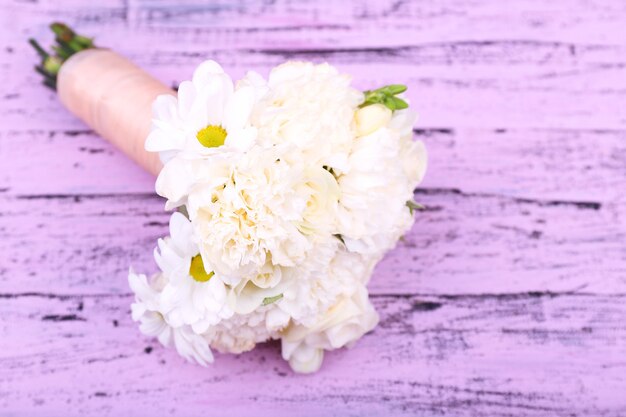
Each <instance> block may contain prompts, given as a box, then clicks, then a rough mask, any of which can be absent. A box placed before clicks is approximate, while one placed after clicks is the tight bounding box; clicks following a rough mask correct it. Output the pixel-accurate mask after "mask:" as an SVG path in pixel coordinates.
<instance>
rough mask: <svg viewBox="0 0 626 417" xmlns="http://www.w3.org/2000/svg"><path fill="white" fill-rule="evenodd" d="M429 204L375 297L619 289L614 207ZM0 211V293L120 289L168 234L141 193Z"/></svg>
mask: <svg viewBox="0 0 626 417" xmlns="http://www.w3.org/2000/svg"><path fill="white" fill-rule="evenodd" d="M416 199H417V200H418V201H420V202H422V203H424V204H425V205H426V207H427V210H426V211H425V212H422V213H419V214H418V215H417V222H416V225H415V226H414V228H413V229H412V231H411V232H410V233H409V234H408V235H407V236H406V237H405V238H404V240H403V241H402V242H400V243H399V244H398V247H397V248H396V249H395V250H394V251H392V252H390V253H389V254H388V256H387V257H386V258H385V259H384V260H383V262H382V263H381V264H380V265H379V266H378V268H377V270H376V272H375V274H374V277H373V279H372V282H371V284H370V288H371V291H372V292H373V293H375V294H415V293H419V294H482V293H518V292H528V291H553V292H570V291H576V290H585V291H592V292H599V293H611V292H615V291H617V292H626V281H624V276H625V274H626V269H625V265H624V262H623V260H624V257H625V255H626V219H625V218H624V213H626V211H625V210H624V205H615V204H612V203H602V204H600V203H588V202H562V201H558V200H532V199H520V198H511V197H502V196H499V195H490V194H467V193H463V192H460V191H458V190H454V189H424V190H422V191H420V192H418V193H417V194H416ZM1 201H2V204H1V206H0V231H1V232H2V234H3V236H4V238H3V239H1V240H0V254H2V255H1V256H2V258H3V259H4V261H3V262H2V263H1V267H0V282H2V289H3V290H2V291H3V292H6V293H28V292H37V293H53V294H76V293H78V294H100V293H126V292H128V289H127V288H128V284H127V282H126V273H127V271H128V268H129V266H131V265H133V267H134V268H135V269H136V270H139V271H146V272H151V271H154V270H155V265H154V262H153V260H152V249H153V248H154V246H155V242H156V240H157V238H158V237H160V236H163V235H165V234H167V222H168V216H169V214H168V213H166V212H164V211H163V201H162V200H161V199H160V198H158V197H156V196H153V195H151V194H147V195H137V194H130V195H85V196H72V195H69V196H63V195H49V196H38V197H23V198H19V197H17V198H13V197H7V198H5V199H3V200H1Z"/></svg>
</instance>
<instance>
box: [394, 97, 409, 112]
mask: <svg viewBox="0 0 626 417" xmlns="http://www.w3.org/2000/svg"><path fill="white" fill-rule="evenodd" d="M392 100H393V103H394V104H395V106H396V110H403V109H407V108H408V107H409V103H407V102H406V101H404V100H402V99H401V98H398V97H392Z"/></svg>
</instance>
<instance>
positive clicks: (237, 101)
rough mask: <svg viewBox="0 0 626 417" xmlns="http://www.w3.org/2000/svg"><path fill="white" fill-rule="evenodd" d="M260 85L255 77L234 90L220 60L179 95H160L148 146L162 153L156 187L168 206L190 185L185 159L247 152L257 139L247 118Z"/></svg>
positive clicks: (199, 73)
mask: <svg viewBox="0 0 626 417" xmlns="http://www.w3.org/2000/svg"><path fill="white" fill-rule="evenodd" d="M253 78H254V77H253ZM260 89H262V87H261V86H259V85H258V82H257V81H256V78H255V80H254V81H250V82H248V83H241V84H240V86H239V87H238V88H237V89H235V88H234V86H233V82H232V80H231V79H230V77H229V76H228V75H227V74H226V73H224V70H223V69H222V67H220V66H219V64H217V63H216V62H214V61H206V62H204V63H202V64H201V65H200V66H199V67H198V68H197V69H196V70H195V71H194V74H193V78H192V80H191V81H183V82H182V83H181V84H180V86H179V88H178V96H177V97H174V96H172V95H162V96H159V97H157V99H156V100H155V101H154V104H153V120H152V130H151V132H150V134H149V136H148V138H147V139H146V143H145V148H146V150H148V151H150V152H158V153H159V155H160V157H161V160H162V161H163V163H164V167H163V169H162V170H161V173H160V174H159V177H158V178H157V182H156V189H157V193H158V194H159V195H161V196H163V197H166V198H167V199H168V200H169V207H174V206H177V205H180V204H181V203H182V202H181V200H182V199H183V198H184V194H185V192H186V190H187V188H188V187H189V186H190V185H191V183H190V181H192V179H191V178H190V176H191V175H192V174H191V172H190V170H189V169H188V167H186V163H187V162H186V161H188V160H190V159H191V160H193V159H197V158H206V157H209V156H211V155H213V154H215V153H218V152H237V151H244V150H246V149H248V148H249V147H250V146H251V145H252V144H253V143H254V140H255V138H256V128H255V127H253V126H252V125H251V124H250V123H249V118H250V114H251V112H252V109H253V107H254V104H255V102H256V100H257V95H259V90H260Z"/></svg>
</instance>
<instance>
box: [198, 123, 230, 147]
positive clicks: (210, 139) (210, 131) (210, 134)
mask: <svg viewBox="0 0 626 417" xmlns="http://www.w3.org/2000/svg"><path fill="white" fill-rule="evenodd" d="M196 138H197V139H198V142H200V143H201V144H202V145H203V146H206V147H207V148H217V147H218V146H222V145H223V144H224V141H225V140H226V130H225V129H224V128H223V127H222V126H219V125H208V126H207V127H205V128H204V129H201V130H200V131H199V132H198V133H196Z"/></svg>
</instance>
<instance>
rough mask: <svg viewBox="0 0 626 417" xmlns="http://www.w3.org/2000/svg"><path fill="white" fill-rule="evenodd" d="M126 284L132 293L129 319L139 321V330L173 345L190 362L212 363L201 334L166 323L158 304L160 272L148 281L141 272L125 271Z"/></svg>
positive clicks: (166, 344)
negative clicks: (126, 272)
mask: <svg viewBox="0 0 626 417" xmlns="http://www.w3.org/2000/svg"><path fill="white" fill-rule="evenodd" d="M128 283H129V284H130V288H131V289H132V290H133V292H134V293H135V302H134V303H133V304H132V305H131V312H132V318H133V320H134V321H138V322H139V323H140V325H139V330H140V331H141V332H142V333H143V334H145V335H146V336H151V337H156V338H157V339H158V340H159V342H161V344H162V345H163V346H165V347H174V348H175V349H176V351H177V352H178V353H179V354H180V355H181V356H182V357H184V358H185V359H187V360H188V361H190V362H196V363H198V364H200V365H203V366H207V365H208V364H209V363H212V362H213V354H212V353H211V348H210V347H209V343H208V342H207V341H206V340H205V338H204V337H202V336H200V335H198V334H196V333H195V332H194V331H193V330H192V329H191V327H189V326H181V327H174V326H172V325H171V324H170V323H168V322H167V320H166V319H165V317H164V315H163V309H162V306H161V303H160V291H161V290H162V287H163V286H164V285H165V280H164V279H163V276H162V275H156V276H154V277H153V278H152V280H151V281H150V282H149V281H148V279H147V277H146V276H145V275H143V274H135V273H134V272H133V271H132V270H131V271H130V272H129V274H128Z"/></svg>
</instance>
